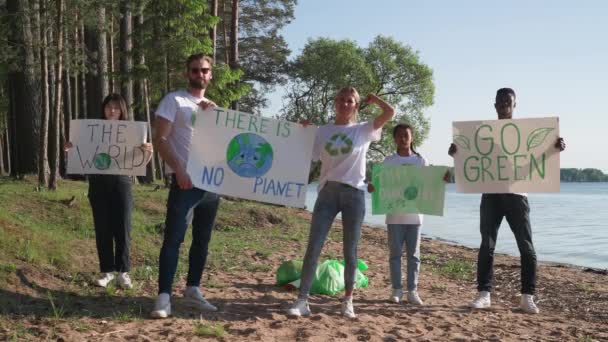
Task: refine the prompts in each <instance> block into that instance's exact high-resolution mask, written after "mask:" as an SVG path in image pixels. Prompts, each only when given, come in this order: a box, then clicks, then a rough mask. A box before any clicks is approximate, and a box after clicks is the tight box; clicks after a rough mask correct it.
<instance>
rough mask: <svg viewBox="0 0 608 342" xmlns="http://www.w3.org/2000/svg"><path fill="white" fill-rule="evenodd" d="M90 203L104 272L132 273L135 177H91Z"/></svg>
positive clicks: (100, 263) (100, 266) (100, 264)
mask: <svg viewBox="0 0 608 342" xmlns="http://www.w3.org/2000/svg"><path fill="white" fill-rule="evenodd" d="M89 202H90V203H91V209H92V211H93V222H94V224H95V242H96V244H97V254H98V255H99V268H100V270H101V272H103V273H108V272H115V271H117V272H129V268H130V259H129V244H130V240H131V210H132V209H133V196H132V194H131V178H130V177H128V176H116V175H92V176H89Z"/></svg>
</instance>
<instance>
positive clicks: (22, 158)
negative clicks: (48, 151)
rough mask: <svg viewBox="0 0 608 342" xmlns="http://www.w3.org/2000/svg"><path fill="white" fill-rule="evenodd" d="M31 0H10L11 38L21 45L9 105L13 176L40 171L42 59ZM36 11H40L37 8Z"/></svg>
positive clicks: (7, 3)
mask: <svg viewBox="0 0 608 342" xmlns="http://www.w3.org/2000/svg"><path fill="white" fill-rule="evenodd" d="M35 7H37V6H30V1H29V0H19V1H17V0H7V1H6V9H7V12H8V13H9V14H11V15H12V17H14V18H15V19H14V20H11V21H9V27H10V28H11V34H10V37H9V39H10V40H11V41H12V42H14V43H15V45H16V46H18V50H17V53H18V56H19V57H18V63H19V67H20V68H19V70H20V71H13V72H10V74H9V81H10V86H9V89H11V90H12V92H11V97H10V108H11V117H12V119H11V120H12V125H13V128H14V130H13V131H12V134H11V135H10V140H11V141H10V145H11V146H12V148H13V152H14V153H11V155H12V158H13V160H12V162H11V164H12V166H13V169H12V170H11V171H12V172H13V175H14V176H16V177H19V178H20V177H22V176H23V175H24V174H26V173H36V172H37V170H38V155H39V144H38V141H39V140H38V139H39V136H40V116H41V115H40V113H41V106H40V90H39V88H38V86H39V84H40V75H39V73H40V71H39V68H38V66H39V65H40V61H39V59H38V56H37V53H36V51H37V44H38V43H37V42H38V37H35V36H34V35H33V33H32V26H31V18H32V17H34V20H35V17H36V15H32V8H35ZM36 12H37V11H36Z"/></svg>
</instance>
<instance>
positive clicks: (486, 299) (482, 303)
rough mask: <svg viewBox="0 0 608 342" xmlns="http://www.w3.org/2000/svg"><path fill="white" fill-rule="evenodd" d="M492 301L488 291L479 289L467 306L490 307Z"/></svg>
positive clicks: (475, 307) (476, 307) (474, 307)
mask: <svg viewBox="0 0 608 342" xmlns="http://www.w3.org/2000/svg"><path fill="white" fill-rule="evenodd" d="M491 304H492V302H491V301H490V292H488V291H480V292H479V293H478V294H477V298H475V300H474V301H473V302H471V304H469V306H470V307H471V308H473V309H487V308H489V307H490V305H491Z"/></svg>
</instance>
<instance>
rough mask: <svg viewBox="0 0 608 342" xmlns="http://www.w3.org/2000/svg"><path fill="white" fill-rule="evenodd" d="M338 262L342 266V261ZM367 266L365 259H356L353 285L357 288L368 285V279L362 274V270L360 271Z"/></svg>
mask: <svg viewBox="0 0 608 342" xmlns="http://www.w3.org/2000/svg"><path fill="white" fill-rule="evenodd" d="M340 264H342V266H344V265H345V264H344V261H342V262H340ZM368 268H369V266H367V264H366V263H365V261H363V260H361V259H357V273H356V275H355V287H356V288H358V289H361V288H364V287H367V286H368V285H369V279H368V278H367V276H366V275H365V274H363V272H361V271H365V270H367V269H368Z"/></svg>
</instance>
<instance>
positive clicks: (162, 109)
mask: <svg viewBox="0 0 608 342" xmlns="http://www.w3.org/2000/svg"><path fill="white" fill-rule="evenodd" d="M203 99H204V98H198V97H196V96H193V95H191V94H190V93H189V92H188V91H186V90H178V91H174V92H172V93H169V94H167V95H166V96H165V97H163V99H162V100H161V101H160V103H159V104H158V108H157V109H156V115H157V116H160V117H162V118H165V119H167V120H169V121H170V122H171V123H173V126H172V129H171V134H170V135H169V137H168V138H167V141H168V142H169V146H170V147H171V149H172V150H173V151H174V152H175V157H176V159H177V161H178V162H179V163H180V164H181V165H182V166H183V168H184V170H185V169H186V165H187V163H188V151H190V142H191V141H192V135H193V134H194V129H193V128H192V124H191V120H192V114H193V113H196V111H197V110H198V108H199V107H198V103H199V102H201V101H202V100H203ZM165 170H166V172H165V173H167V174H170V173H173V170H172V169H171V167H170V166H169V165H166V168H165Z"/></svg>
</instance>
